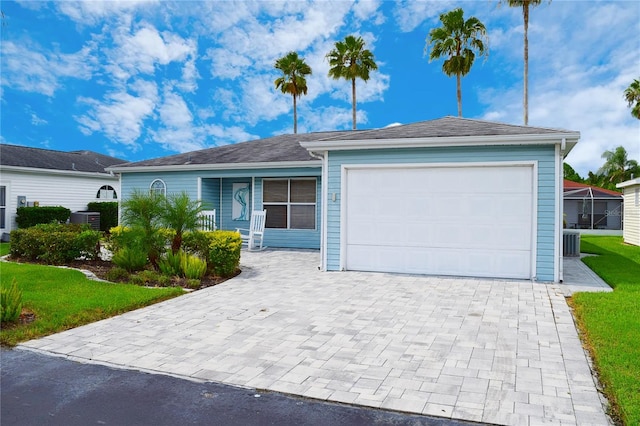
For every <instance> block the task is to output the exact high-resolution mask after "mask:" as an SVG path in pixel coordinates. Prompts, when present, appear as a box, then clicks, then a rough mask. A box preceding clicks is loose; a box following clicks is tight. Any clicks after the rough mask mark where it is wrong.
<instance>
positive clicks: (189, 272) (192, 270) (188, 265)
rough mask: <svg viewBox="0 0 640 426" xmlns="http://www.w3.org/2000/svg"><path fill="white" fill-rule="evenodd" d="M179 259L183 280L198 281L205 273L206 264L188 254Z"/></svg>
mask: <svg viewBox="0 0 640 426" xmlns="http://www.w3.org/2000/svg"><path fill="white" fill-rule="evenodd" d="M183 254H184V256H182V258H181V259H180V270H181V272H182V274H183V275H184V277H185V278H187V279H195V280H199V279H200V278H202V277H204V274H206V273H207V262H206V261H204V260H202V259H200V258H198V257H196V256H192V255H190V254H186V253H184V252H183Z"/></svg>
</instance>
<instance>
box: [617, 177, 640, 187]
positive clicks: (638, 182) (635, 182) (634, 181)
mask: <svg viewBox="0 0 640 426" xmlns="http://www.w3.org/2000/svg"><path fill="white" fill-rule="evenodd" d="M632 185H640V178H635V179H629V180H626V181H624V182H620V183H618V184H616V188H626V187H627V186H632Z"/></svg>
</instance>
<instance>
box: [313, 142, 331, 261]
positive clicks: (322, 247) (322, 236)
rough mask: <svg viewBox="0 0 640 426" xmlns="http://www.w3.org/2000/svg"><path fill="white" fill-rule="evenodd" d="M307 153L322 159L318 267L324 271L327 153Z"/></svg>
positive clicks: (327, 189)
mask: <svg viewBox="0 0 640 426" xmlns="http://www.w3.org/2000/svg"><path fill="white" fill-rule="evenodd" d="M309 155H311V156H312V157H314V158H317V159H318V160H322V174H321V178H320V179H321V182H320V184H321V185H322V186H321V189H322V191H321V194H322V211H321V214H320V218H321V220H320V265H319V266H318V269H319V270H321V271H326V270H327V256H326V253H327V251H326V250H327V211H328V209H327V203H328V202H329V192H328V191H329V188H327V183H328V175H329V171H328V165H329V164H328V162H329V159H328V155H327V152H326V151H325V152H324V153H322V154H318V153H314V152H312V151H309Z"/></svg>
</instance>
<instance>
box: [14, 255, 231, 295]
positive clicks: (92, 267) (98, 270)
mask: <svg viewBox="0 0 640 426" xmlns="http://www.w3.org/2000/svg"><path fill="white" fill-rule="evenodd" d="M8 260H9V261H11V262H18V263H37V264H41V265H45V263H43V262H31V261H23V260H22V259H15V258H9V259H8ZM61 266H68V267H70V268H76V269H86V270H88V271H91V272H93V273H94V274H95V275H96V276H97V277H98V278H100V279H103V280H106V281H109V279H108V278H107V274H108V272H109V271H110V270H111V269H113V268H116V265H114V264H113V263H111V262H109V261H105V260H74V261H73V262H68V263H66V264H64V265H61ZM239 273H240V271H237V273H236V274H235V275H233V277H235V276H236V275H238V274H239ZM233 277H226V278H222V277H217V276H213V275H206V276H204V277H203V278H202V279H201V280H200V287H198V288H197V289H191V290H200V289H203V288H207V287H212V286H214V285H217V284H220V283H222V282H224V281H226V280H228V279H229V278H233ZM120 282H125V281H120ZM145 285H146V286H149V287H154V286H158V283H154V282H148V283H146V284H145ZM172 285H174V286H181V287H185V288H186V284H185V280H183V279H180V278H177V277H176V278H173V279H172Z"/></svg>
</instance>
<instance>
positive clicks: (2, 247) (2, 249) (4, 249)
mask: <svg viewBox="0 0 640 426" xmlns="http://www.w3.org/2000/svg"><path fill="white" fill-rule="evenodd" d="M5 254H9V243H0V256H4V255H5Z"/></svg>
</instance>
